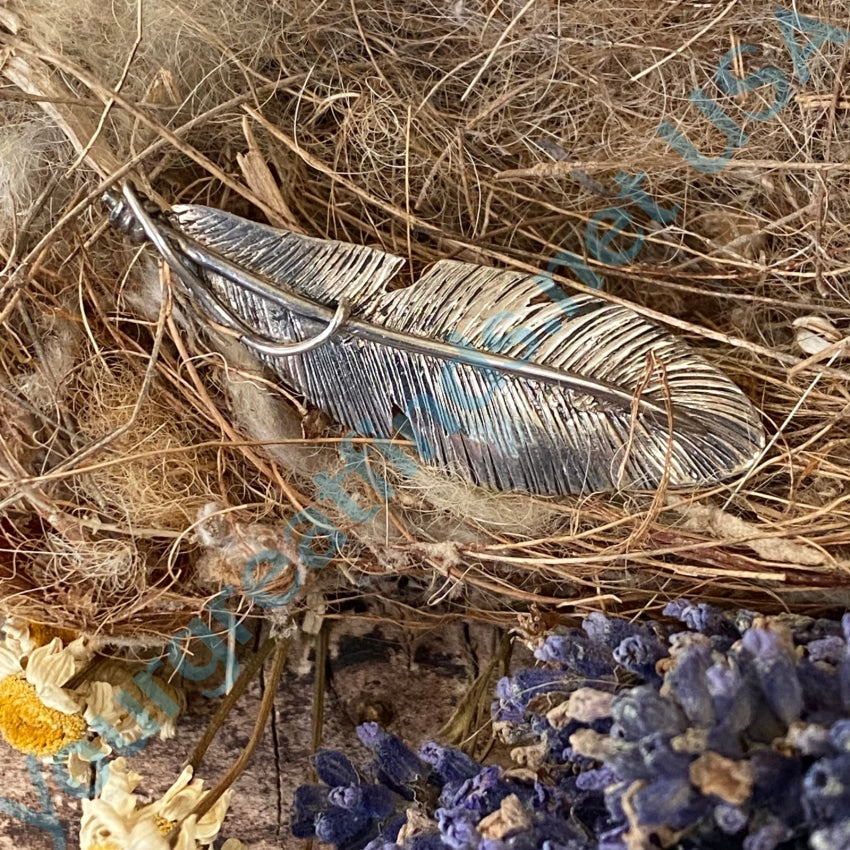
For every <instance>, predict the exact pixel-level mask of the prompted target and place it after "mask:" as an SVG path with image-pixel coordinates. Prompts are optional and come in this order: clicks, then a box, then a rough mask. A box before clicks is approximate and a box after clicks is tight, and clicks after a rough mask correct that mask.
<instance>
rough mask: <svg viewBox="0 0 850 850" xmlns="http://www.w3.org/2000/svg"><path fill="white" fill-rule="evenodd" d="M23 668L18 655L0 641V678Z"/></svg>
mask: <svg viewBox="0 0 850 850" xmlns="http://www.w3.org/2000/svg"><path fill="white" fill-rule="evenodd" d="M23 670H24V668H23V667H21V662H20V660H19V659H18V656H17V655H16V654H15V653H14V652H13V651H12V650H11V649H10V648H9V647H8V646H6V645H5V644H3V643H0V679H5V678H6V677H7V676H14V675H15V674H16V673H22V672H23Z"/></svg>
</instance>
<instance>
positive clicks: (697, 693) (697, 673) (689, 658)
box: [664, 642, 714, 728]
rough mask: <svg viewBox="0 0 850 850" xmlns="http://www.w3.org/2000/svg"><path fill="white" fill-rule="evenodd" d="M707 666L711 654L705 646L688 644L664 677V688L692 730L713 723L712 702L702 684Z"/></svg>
mask: <svg viewBox="0 0 850 850" xmlns="http://www.w3.org/2000/svg"><path fill="white" fill-rule="evenodd" d="M710 666H711V650H710V649H709V647H707V646H706V645H705V644H702V643H696V642H689V643H686V644H685V645H684V647H683V648H682V649H681V650H679V651H678V652H677V653H676V654H675V656H674V663H673V664H672V665H671V666H670V668H669V669H668V670H667V673H666V674H665V675H664V684H665V685H666V686H667V688H668V689H669V690H670V693H671V694H672V696H673V698H674V699H675V700H676V702H678V703H679V705H680V706H681V707H682V709H683V711H684V712H685V714H686V715H687V717H688V719H689V720H690V721H691V723H692V724H693V725H694V726H701V727H703V728H706V727H708V726H711V724H712V723H714V702H713V700H712V698H711V693H710V691H709V688H708V683H707V682H706V674H707V672H708V669H709V667H710Z"/></svg>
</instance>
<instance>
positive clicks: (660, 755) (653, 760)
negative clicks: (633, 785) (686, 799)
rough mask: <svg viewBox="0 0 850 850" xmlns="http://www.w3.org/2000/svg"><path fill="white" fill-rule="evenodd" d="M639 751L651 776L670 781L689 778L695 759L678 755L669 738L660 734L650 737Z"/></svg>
mask: <svg viewBox="0 0 850 850" xmlns="http://www.w3.org/2000/svg"><path fill="white" fill-rule="evenodd" d="M638 750H639V752H640V754H641V756H642V757H643V762H644V764H645V765H646V768H647V771H648V774H649V776H657V777H660V778H670V779H674V778H680V779H685V778H687V777H688V769H689V766H690V763H691V761H692V758H693V757H692V756H691V755H689V754H688V753H677V752H676V751H675V750H674V749H673V747H672V746H670V739H669V737H668V736H666V735H664V734H662V733H660V732H656V733H655V734H653V735H649V736H647V737H646V738H644V739H643V740H641V742H640V743H639V744H638Z"/></svg>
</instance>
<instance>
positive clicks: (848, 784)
mask: <svg viewBox="0 0 850 850" xmlns="http://www.w3.org/2000/svg"><path fill="white" fill-rule="evenodd" d="M803 793H804V794H805V805H806V809H807V811H808V812H809V817H810V818H811V820H812V821H813V822H815V823H817V822H821V823H823V822H826V823H830V822H834V821H837V820H839V819H841V818H843V817H847V815H848V813H850V754H848V755H840V756H836V757H835V758H831V759H830V758H822V759H819V760H818V761H816V762H815V763H814V764H813V765H812V766H811V767H810V768H809V769H808V771H807V772H806V775H805V777H803Z"/></svg>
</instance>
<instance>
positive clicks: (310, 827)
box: [289, 785, 329, 838]
mask: <svg viewBox="0 0 850 850" xmlns="http://www.w3.org/2000/svg"><path fill="white" fill-rule="evenodd" d="M328 806H329V803H328V789H327V788H326V787H325V786H324V785H300V786H299V787H298V788H296V789H295V794H294V796H293V798H292V813H291V814H290V816H289V829H290V831H291V832H292V835H293V836H294V837H295V838H315V836H316V828H315V823H316V817H317V816H318V815H319V814H320V813H321V812H323V811H325V810H326V809H327V808H328Z"/></svg>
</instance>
